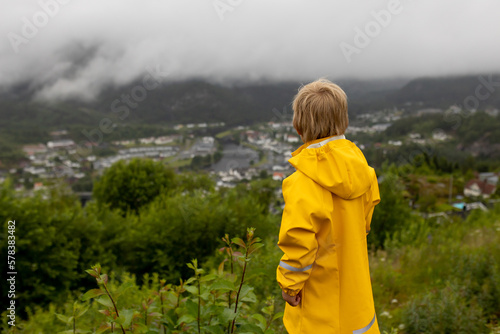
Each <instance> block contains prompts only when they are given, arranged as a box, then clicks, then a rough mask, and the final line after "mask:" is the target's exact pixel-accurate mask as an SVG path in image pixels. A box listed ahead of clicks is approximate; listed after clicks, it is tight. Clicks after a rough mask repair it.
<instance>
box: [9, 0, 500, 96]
mask: <svg viewBox="0 0 500 334" xmlns="http://www.w3.org/2000/svg"><path fill="white" fill-rule="evenodd" d="M0 6H1V7H0V36H1V39H0V86H4V87H6V86H9V85H12V84H16V83H20V82H30V83H31V84H32V85H34V86H36V87H39V96H41V97H47V98H52V97H75V96H78V97H81V98H84V99H92V98H93V97H95V96H96V95H97V94H98V93H99V91H100V89H102V87H104V86H105V85H109V84H123V83H128V82H130V81H132V80H135V79H140V78H141V76H143V75H144V72H145V71H146V68H148V67H149V68H156V69H159V70H160V71H162V72H163V73H165V72H168V73H169V74H168V78H169V79H175V80H177V79H184V78H192V77H202V78H208V79H210V80H214V81H217V82H222V83H228V82H233V81H235V80H237V81H241V80H254V81H255V80H261V79H267V80H297V79H298V80H309V79H314V78H317V77H328V78H330V79H332V80H335V79H338V78H349V77H354V78H381V77H383V78H387V77H393V76H398V77H420V76H442V75H449V74H476V73H492V72H495V73H498V72H500V61H499V59H500V19H499V14H500V1H497V0H478V1H470V0H440V1H436V0H413V1H411V0H401V1H395V0H390V1H379V0H349V1H347V0H346V1H332V0H330V1H328V0H302V1H298V0H281V1H278V0H276V1H273V0H215V1H213V0H140V1H139V0H136V1H132V0H64V1H63V0H38V1H37V0H35V1H32V0H0ZM377 13H378V14H377Z"/></svg>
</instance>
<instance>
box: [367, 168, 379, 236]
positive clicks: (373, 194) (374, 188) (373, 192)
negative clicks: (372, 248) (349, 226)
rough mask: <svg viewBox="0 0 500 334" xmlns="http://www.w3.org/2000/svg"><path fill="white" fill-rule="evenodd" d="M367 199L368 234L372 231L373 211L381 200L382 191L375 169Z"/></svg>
mask: <svg viewBox="0 0 500 334" xmlns="http://www.w3.org/2000/svg"><path fill="white" fill-rule="evenodd" d="M365 198H366V201H365V222H366V234H368V233H369V232H370V229H371V226H370V225H371V222H372V217H373V211H374V209H375V205H377V204H378V203H379V202H380V193H379V189H378V181H377V175H376V174H375V171H374V170H373V176H372V184H371V187H370V190H368V192H367V194H366V195H365Z"/></svg>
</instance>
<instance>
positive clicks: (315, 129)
mask: <svg viewBox="0 0 500 334" xmlns="http://www.w3.org/2000/svg"><path fill="white" fill-rule="evenodd" d="M348 125H349V117H348V116H347V95H346V94H345V92H344V91H343V90H342V88H340V87H339V86H337V85H336V84H334V83H332V82H331V81H329V80H327V79H319V80H316V81H313V82H311V83H309V84H307V85H305V86H302V87H301V88H300V89H299V92H298V93H297V95H295V98H294V100H293V127H294V128H295V130H297V132H298V133H299V134H300V136H301V137H302V141H303V142H304V143H307V142H310V141H312V140H316V139H320V138H325V137H330V136H338V135H342V134H344V132H345V130H346V129H347V126H348Z"/></svg>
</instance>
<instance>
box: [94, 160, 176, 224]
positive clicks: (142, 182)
mask: <svg viewBox="0 0 500 334" xmlns="http://www.w3.org/2000/svg"><path fill="white" fill-rule="evenodd" d="M173 180H174V172H173V171H172V170H170V169H167V168H166V167H165V166H163V165H162V164H161V163H159V162H155V161H153V160H151V159H132V160H131V161H130V162H125V161H123V160H122V161H118V162H117V163H115V164H113V166H111V167H110V168H108V169H107V170H106V171H105V172H104V175H103V176H102V178H101V179H100V180H99V181H98V182H96V184H95V186H94V196H95V198H96V199H97V201H98V202H99V203H102V204H107V205H109V206H110V208H111V209H119V210H121V211H122V212H123V214H126V213H127V212H128V211H133V212H136V213H137V212H138V211H139V208H140V207H142V206H144V205H145V204H148V203H150V202H151V201H152V200H153V199H154V198H155V197H156V196H158V195H159V194H160V193H162V192H165V191H168V190H170V189H169V188H170V187H171V186H172V184H173Z"/></svg>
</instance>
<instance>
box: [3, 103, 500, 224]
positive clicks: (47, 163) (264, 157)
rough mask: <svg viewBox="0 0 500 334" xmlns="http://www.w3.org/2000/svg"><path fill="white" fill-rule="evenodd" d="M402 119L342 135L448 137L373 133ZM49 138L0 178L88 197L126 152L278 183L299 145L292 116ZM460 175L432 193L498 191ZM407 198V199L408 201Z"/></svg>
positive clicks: (459, 200)
mask: <svg viewBox="0 0 500 334" xmlns="http://www.w3.org/2000/svg"><path fill="white" fill-rule="evenodd" d="M445 112H446V113H459V112H460V109H457V107H455V106H451V107H450V108H449V109H448V110H447V111H443V110H441V109H422V110H419V111H418V113H417V116H422V115H429V114H438V115H439V114H444V113H445ZM487 112H488V113H489V114H490V116H492V117H498V114H499V112H498V110H496V109H495V110H488V111H487ZM288 116H290V115H288ZM404 117H406V114H405V112H404V110H397V109H388V110H383V111H374V112H372V113H366V114H360V115H357V116H356V119H354V120H352V121H351V124H350V126H349V128H348V130H347V132H346V137H347V139H350V140H352V141H353V142H355V143H356V144H357V145H358V146H359V147H360V148H361V149H362V150H363V151H365V150H370V149H371V150H379V151H380V152H382V153H381V154H382V155H383V156H386V154H387V152H391V150H392V151H394V150H397V149H399V148H400V147H401V146H403V145H408V144H413V145H420V146H421V147H424V146H425V145H431V146H432V145H437V144H439V143H444V142H446V141H448V140H450V139H452V138H451V137H450V135H449V134H447V133H445V132H444V131H440V130H439V129H438V130H437V131H433V132H432V133H430V134H428V133H427V134H423V133H418V132H410V133H407V134H406V135H405V136H399V137H397V138H390V139H387V140H386V141H385V142H382V141H376V140H377V138H380V137H377V135H380V134H383V133H385V131H386V130H387V129H388V128H390V127H391V125H392V124H393V122H395V121H397V120H399V119H401V118H404ZM50 136H51V138H52V140H50V141H48V142H46V143H34V144H30V145H25V146H24V147H23V152H24V154H25V157H26V159H25V160H24V161H23V162H22V163H20V165H19V166H17V167H15V168H10V169H8V170H0V182H3V181H4V180H5V179H6V177H8V176H10V177H11V178H12V179H13V180H14V182H15V188H16V189H17V190H27V191H28V193H29V192H36V191H40V190H43V189H45V188H47V187H49V186H50V184H52V182H53V181H54V180H60V179H64V180H66V181H67V182H68V184H69V185H70V186H71V187H72V188H73V190H74V191H75V192H77V193H78V194H80V195H81V197H82V198H86V199H88V198H90V197H91V190H92V183H93V180H94V179H95V178H97V177H99V175H101V174H102V172H103V171H104V170H105V169H106V168H108V167H110V166H111V165H112V164H113V163H115V162H117V161H121V160H125V161H127V160H130V159H132V158H149V159H154V160H159V161H162V162H164V164H165V165H166V166H169V167H171V168H174V169H175V170H179V171H183V170H192V171H201V170H203V171H206V172H208V173H209V174H210V175H212V176H213V178H214V179H215V180H216V185H217V187H233V186H235V185H236V184H237V183H240V182H244V181H250V180H252V179H257V178H272V179H273V180H275V181H282V180H283V179H284V178H285V177H287V176H288V175H290V174H291V173H292V172H293V171H294V169H293V167H292V166H291V165H290V164H289V163H288V162H287V161H288V159H289V158H290V157H291V153H292V152H293V151H294V150H295V149H297V148H298V147H299V146H300V145H301V144H302V141H301V139H300V137H299V136H298V135H297V133H296V131H295V130H294V128H293V126H292V122H291V117H286V118H282V119H276V118H275V119H273V120H272V121H270V122H266V123H259V124H253V125H248V126H241V125H240V126H235V127H228V126H226V124H225V123H223V122H219V123H198V124H195V123H190V124H177V125H174V126H170V127H168V128H165V134H164V135H161V136H152V137H141V138H128V139H123V140H110V141H106V138H105V137H103V141H102V142H100V143H98V144H99V145H97V143H93V142H92V141H90V140H88V141H83V142H79V143H78V142H77V141H76V140H73V139H71V138H70V136H69V133H68V131H67V130H65V129H58V130H54V131H52V132H51V133H50ZM102 147H104V148H105V149H104V153H103V150H102ZM367 159H368V160H369V157H368V156H367ZM369 162H370V161H369ZM393 162H395V163H397V162H398V161H393ZM407 162H410V163H411V161H407ZM467 177H468V178H467V179H466V180H464V182H463V184H462V185H460V186H457V185H453V184H450V185H448V184H447V183H446V184H444V183H445V182H438V185H437V188H436V189H437V190H436V191H435V192H436V193H443V194H441V195H442V196H443V197H449V199H448V204H449V205H450V207H452V208H453V210H455V211H466V210H472V209H483V210H487V202H488V201H491V197H492V196H493V197H495V196H494V195H495V193H496V192H497V185H498V178H499V174H498V173H494V172H482V173H481V172H480V171H473V174H472V175H468V176H467ZM379 181H382V180H379ZM419 182H422V181H419ZM451 182H453V181H451ZM438 188H439V189H440V190H439V189H438ZM443 188H445V191H444V192H443V191H442V190H443ZM448 188H449V189H448ZM429 189H432V187H430V188H429ZM446 189H448V190H446ZM277 191H279V190H278V189H277ZM432 191H434V190H432ZM446 191H448V193H446ZM409 203H410V205H412V200H411V199H409ZM413 205H414V204H413ZM450 207H448V208H450ZM430 214H435V213H430ZM438 214H441V213H438Z"/></svg>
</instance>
